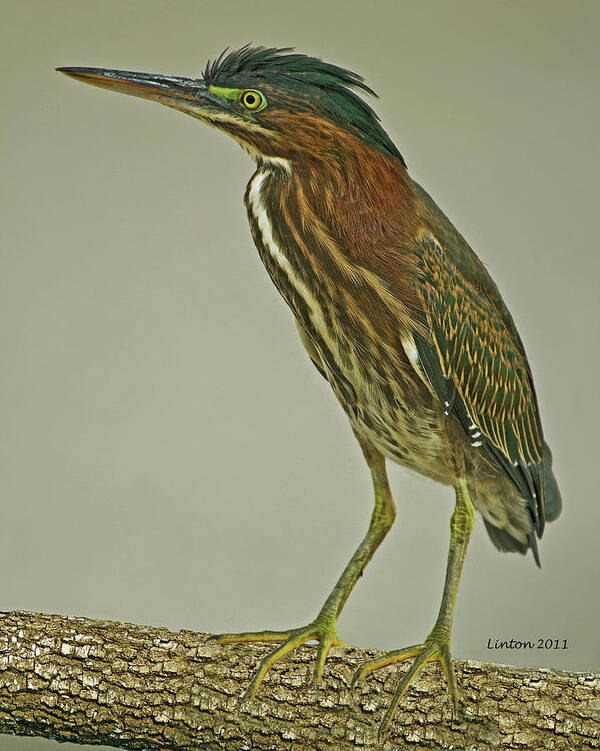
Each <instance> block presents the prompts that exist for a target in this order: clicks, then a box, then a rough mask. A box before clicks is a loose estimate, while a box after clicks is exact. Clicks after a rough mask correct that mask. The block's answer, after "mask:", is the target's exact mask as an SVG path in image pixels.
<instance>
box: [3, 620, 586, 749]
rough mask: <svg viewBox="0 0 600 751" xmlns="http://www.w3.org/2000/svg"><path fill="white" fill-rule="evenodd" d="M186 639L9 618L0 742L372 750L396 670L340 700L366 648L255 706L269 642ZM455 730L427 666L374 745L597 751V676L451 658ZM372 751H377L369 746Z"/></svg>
mask: <svg viewBox="0 0 600 751" xmlns="http://www.w3.org/2000/svg"><path fill="white" fill-rule="evenodd" d="M206 638H207V637H206V635H203V634H196V633H194V632H192V631H179V632H176V633H175V632H171V631H168V630H167V629H165V628H150V627H147V626H136V625H133V624H128V623H114V622H111V621H97V620H90V619H87V618H74V617H71V618H67V617H63V616H58V615H46V614H42V613H27V612H22V611H14V612H12V613H7V614H6V615H4V617H0V731H1V732H4V733H16V734H19V735H41V736H45V737H47V738H54V739H56V740H60V741H73V742H76V743H97V744H98V743H102V744H106V745H112V746H117V747H119V748H127V749H140V748H144V749H153V750H154V749H163V750H164V749H175V750H176V751H183V750H185V751H188V750H191V749H194V750H195V751H197V750H198V749H205V750H206V751H208V750H209V749H211V750H213V751H217V750H220V749H224V750H225V751H233V750H234V749H235V751H239V750H240V749H252V750H253V751H262V749H273V748H275V749H278V750H280V751H288V750H289V751H317V750H318V751H321V750H323V749H328V750H331V749H336V751H337V750H338V749H339V750H342V749H344V750H345V749H350V750H353V749H361V750H362V751H372V750H374V749H376V748H378V746H377V740H376V736H377V723H378V722H379V720H380V719H381V716H382V712H383V711H384V710H385V707H386V706H387V704H388V703H389V701H390V700H391V697H392V694H393V689H394V686H395V685H396V683H397V670H394V669H393V668H391V669H388V670H385V671H380V672H379V673H377V674H375V675H373V676H371V677H369V678H367V679H366V680H365V681H363V682H362V683H361V684H359V685H358V686H357V687H355V689H354V690H353V691H352V692H350V690H349V685H350V680H351V678H352V674H353V672H354V670H355V668H356V666H357V665H358V664H359V663H361V662H362V661H363V660H365V659H367V658H371V657H373V656H376V655H377V654H378V653H377V652H376V651H374V650H368V651H365V650H359V649H353V648H341V647H337V648H334V649H333V650H332V653H331V656H330V658H329V659H328V663H327V664H328V669H326V672H325V676H324V680H323V682H322V684H321V685H320V686H319V688H318V690H316V691H315V689H313V688H312V687H311V686H310V685H309V677H310V674H311V667H312V660H313V658H314V648H312V647H310V646H309V647H304V648H301V649H299V650H298V651H297V652H295V653H294V654H293V655H292V656H291V658H290V659H289V660H288V661H287V662H285V663H283V664H276V665H275V666H274V668H272V670H271V671H270V673H269V675H268V677H267V679H266V680H265V683H264V684H263V686H262V687H261V688H260V691H259V694H258V697H257V698H256V699H254V700H253V701H249V702H244V703H241V702H240V700H239V696H240V694H241V693H242V691H243V689H244V687H245V685H246V683H247V682H248V680H249V678H250V676H251V674H252V671H253V669H254V667H255V666H256V663H257V661H258V659H259V658H260V657H261V656H262V655H263V654H264V653H265V652H266V651H267V650H269V649H270V648H271V647H269V646H268V645H266V644H265V645H252V644H245V645H236V646H226V647H222V646H220V645H218V644H215V643H212V642H207V641H206ZM455 667H456V672H457V678H458V682H459V686H460V687H461V693H462V697H463V703H462V713H463V718H464V719H463V720H462V721H461V722H453V721H452V720H451V719H450V712H449V707H448V702H447V700H446V696H445V691H446V688H445V683H444V680H443V678H442V675H441V672H440V670H439V668H438V667H437V666H436V665H429V666H427V667H426V668H425V669H424V670H423V672H422V674H421V677H420V678H419V679H418V680H417V681H416V684H415V685H414V686H413V688H412V690H411V691H410V692H409V695H408V696H407V697H406V698H405V699H404V701H403V702H402V705H401V706H400V707H399V708H398V710H397V711H396V714H395V716H394V720H393V721H392V724H391V726H390V729H389V731H388V734H387V736H386V742H385V743H384V748H386V749H393V748H397V747H398V745H399V744H401V745H402V746H403V747H409V748H414V749H449V748H454V749H456V748H460V749H469V750H471V749H472V750H473V751H474V750H475V749H477V750H479V749H486V750H487V749H496V748H497V749H521V750H523V749H525V750H526V751H534V749H554V750H555V751H560V750H561V749H565V750H566V749H569V751H571V750H572V749H582V750H583V749H598V748H600V676H598V675H593V674H579V673H563V672H559V671H555V670H547V669H520V668H514V667H507V666H504V665H483V664H481V663H476V662H464V661H461V660H456V661H455ZM379 748H381V747H379Z"/></svg>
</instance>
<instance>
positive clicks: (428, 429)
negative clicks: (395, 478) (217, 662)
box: [58, 46, 561, 732]
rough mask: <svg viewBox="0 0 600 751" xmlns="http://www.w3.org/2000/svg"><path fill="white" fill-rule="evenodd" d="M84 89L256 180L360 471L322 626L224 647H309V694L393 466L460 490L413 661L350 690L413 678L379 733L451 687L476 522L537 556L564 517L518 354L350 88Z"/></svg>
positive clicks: (119, 79) (283, 282) (293, 63)
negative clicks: (204, 131)
mask: <svg viewBox="0 0 600 751" xmlns="http://www.w3.org/2000/svg"><path fill="white" fill-rule="evenodd" d="M58 70H60V71H61V72H63V73H66V74H67V75H69V76H71V77H73V78H76V79H77V80H80V81H84V82H85V83H90V84H93V85H95V86H100V87H102V88H106V89H111V90H113V91H120V92H123V93H126V94H132V95H133V96H138V97H142V98H145V99H151V100H154V101H157V102H161V103H162V104H165V105H167V106H168V107H172V108H174V109H177V110H181V111H183V112H185V113H187V114H189V115H192V116H193V117H195V118H198V119H199V120H202V121H203V122H205V123H208V124H209V125H212V126H214V127H216V128H218V129H219V130H222V131H224V132H225V133H227V134H228V135H230V136H231V137H232V138H234V139H235V140H236V141H237V142H238V143H239V144H241V146H242V147H243V148H244V149H246V151H248V153H249V154H250V155H251V157H252V158H253V159H254V161H255V162H256V171H255V172H254V174H253V175H252V178H251V179H250V182H249V183H248V187H247V189H246V195H245V203H246V208H247V210H248V219H249V222H250V229H251V231H252V237H253V239H254V242H255V244H256V247H257V249H258V252H259V254H260V257H261V259H262V261H263V263H264V265H265V267H266V269H267V271H268V273H269V275H270V276H271V279H272V280H273V283H274V284H275V286H276V287H277V289H278V291H279V292H280V294H281V296H282V297H283V298H284V300H285V301H286V303H287V304H288V306H289V307H290V308H291V310H292V313H293V315H294V318H295V321H296V324H297V327H298V332H299V334H300V338H301V340H302V343H303V344H304V347H305V348H306V351H307V353H308V355H309V356H310V358H311V360H312V361H313V363H314V364H315V366H316V367H317V369H318V370H319V372H320V373H321V374H322V375H323V376H324V377H325V378H326V379H327V381H328V382H329V384H330V385H331V388H332V389H333V392H334V394H335V395H336V397H337V399H338V401H339V402H340V404H341V405H342V408H343V409H344V411H345V412H346V414H347V416H348V418H349V420H350V424H351V426H352V430H353V431H354V434H355V436H356V438H357V440H358V442H359V444H360V446H361V448H362V451H363V453H364V456H365V459H366V462H367V464H368V466H369V469H370V471H371V475H372V479H373V485H374V490H375V508H374V510H373V514H372V517H371V522H370V525H369V529H368V531H367V533H366V535H365V537H364V539H363V540H362V542H361V543H360V545H359V546H358V548H357V550H356V552H355V553H354V555H353V556H352V558H351V560H350V562H349V563H348V565H347V566H346V568H345V569H344V571H343V573H342V575H341V576H340V578H339V580H338V582H337V584H336V585H335V586H334V588H333V590H332V592H331V594H330V595H329V597H328V598H327V600H326V602H325V604H324V605H323V607H322V608H321V610H320V611H319V612H318V614H317V615H316V617H315V618H314V619H313V620H311V621H310V623H308V625H306V626H301V627H300V628H294V629H290V630H288V631H261V632H257V633H240V634H222V635H220V636H219V637H217V638H218V640H219V641H220V642H221V643H225V642H250V641H272V642H281V644H280V645H279V646H277V647H276V648H275V649H274V650H273V651H271V652H270V653H269V654H267V655H266V656H265V657H264V658H263V659H262V660H261V662H260V664H259V665H258V668H257V670H256V672H255V674H254V676H253V678H252V680H251V682H250V684H249V686H248V688H247V690H246V693H245V697H246V698H250V697H253V696H254V694H255V693H256V691H257V689H258V688H259V686H260V684H261V681H262V680H263V678H264V676H265V674H266V673H267V671H268V670H269V668H270V667H271V666H272V665H273V663H275V662H276V661H277V660H279V659H280V658H282V657H283V656H284V655H286V654H288V653H289V652H291V651H292V650H294V649H296V648H297V647H299V646H300V645H301V644H303V643H304V642H307V641H309V640H317V641H318V648H317V654H316V661H315V669H314V677H315V680H316V681H318V680H319V678H320V676H321V674H322V671H323V666H324V662H325V658H326V657H327V653H328V651H329V650H330V648H331V646H332V645H336V644H341V642H340V641H339V639H338V637H337V631H336V622H337V618H338V616H339V614H340V612H341V610H342V608H343V606H344V604H345V602H346V600H347V598H348V595H349V594H350V592H351V590H352V588H353V586H354V584H355V583H356V581H357V579H358V577H359V576H360V575H361V573H362V572H363V569H364V568H365V566H366V564H367V563H368V561H369V560H370V559H371V557H372V556H373V554H374V552H375V550H376V549H377V547H378V546H379V544H380V543H381V541H382V540H383V538H384V537H385V535H386V533H387V532H388V530H389V529H390V527H391V525H392V522H393V521H394V516H395V506H394V502H393V499H392V495H391V492H390V488H389V484H388V479H387V476H386V465H385V461H386V459H390V460H392V461H394V462H397V463H398V464H401V465H403V466H405V467H409V468H410V469H412V470H414V471H416V472H419V473H420V474H422V475H425V476H426V477H430V478H431V479H433V480H435V481H436V482H439V483H442V484H444V485H448V486H452V487H453V488H454V492H455V496H456V503H455V509H454V513H453V515H452V518H451V521H450V548H449V553H448V564H447V568H446V578H445V583H444V591H443V596H442V601H441V605H440V609H439V614H438V616H437V619H436V621H435V624H434V626H433V628H432V629H431V632H430V633H429V634H428V635H427V636H426V638H425V639H424V641H423V642H422V643H420V644H415V645H413V646H410V647H406V648H404V649H399V650H396V651H393V652H390V653H389V654H387V655H386V656H385V657H383V658H382V659H378V660H373V661H371V662H368V663H366V664H365V665H363V666H362V667H360V668H359V670H358V671H357V673H356V675H355V679H360V678H364V677H365V676H366V675H367V674H368V673H370V672H371V671H373V670H376V669H378V668H381V667H384V666H386V665H391V664H392V663H396V662H402V661H405V660H411V663H410V666H409V668H408V670H407V671H406V672H405V673H404V676H403V677H402V679H401V680H400V682H399V685H398V688H397V690H396V693H395V696H394V699H393V701H392V703H391V705H390V707H389V708H388V710H387V712H386V714H385V716H384V718H383V720H382V723H381V725H380V732H383V730H384V729H385V728H386V727H387V725H388V724H389V722H390V719H391V717H392V715H393V712H394V710H395V707H396V706H397V704H398V702H399V701H400V699H401V698H402V696H403V694H404V693H405V692H406V690H407V689H408V687H409V685H410V684H411V682H412V681H413V679H414V678H415V676H416V675H417V674H418V672H419V671H420V670H421V668H422V667H423V666H424V665H425V664H426V663H428V662H433V661H437V662H439V663H440V664H441V666H442V668H443V670H444V673H445V675H446V679H447V684H448V691H449V695H450V700H451V705H452V709H453V712H454V714H455V715H456V712H457V709H458V691H457V686H456V679H455V675H454V670H453V667H452V660H451V656H450V638H451V630H452V620H453V614H454V607H455V602H456V595H457V591H458V584H459V579H460V575H461V571H462V567H463V562H464V558H465V553H466V550H467V544H468V541H469V537H470V535H471V530H472V528H473V522H474V515H475V511H474V508H476V509H478V510H479V511H480V512H481V514H482V516H483V519H484V523H485V526H486V529H487V531H488V533H489V535H490V537H491V539H492V542H493V543H494V545H495V546H496V547H497V548H498V549H499V550H504V551H517V552H519V553H525V552H526V551H527V550H528V549H531V550H532V553H533V556H534V558H535V561H536V562H537V563H538V565H539V556H538V550H537V542H536V538H540V537H541V536H542V533H543V531H544V522H545V521H551V520H553V519H555V518H556V517H557V516H558V514H559V512H560V509H561V499H560V493H559V490H558V486H557V484H556V481H555V479H554V476H553V474H552V457H551V454H550V450H549V448H548V446H547V445H546V443H545V441H544V437H543V433H542V426H541V422H540V416H539V411H538V404H537V400H536V395H535V389H534V385H533V380H532V375H531V370H530V368H529V364H528V362H527V357H526V355H525V351H524V348H523V344H522V342H521V339H520V337H519V334H518V332H517V329H516V327H515V324H514V322H513V319H512V317H511V315H510V313H509V311H508V309H507V307H506V305H505V304H504V302H503V300H502V298H501V297H500V293H499V292H498V289H497V287H496V285H495V283H494V282H493V280H492V279H491V277H490V275H489V274H488V272H487V271H486V269H485V267H484V266H483V264H482V263H481V261H480V260H479V258H478V257H477V256H476V255H475V253H474V252H473V251H472V250H471V248H470V247H469V245H468V244H467V243H466V241H465V240H464V239H463V237H462V236H461V235H460V234H459V232H458V231H457V230H456V228H455V227H454V226H453V225H452V223H451V222H450V221H449V220H448V219H447V217H446V216H445V215H444V214H443V213H442V212H441V210H440V209H439V208H438V207H437V205H436V204H435V203H434V202H433V200H432V199H431V198H430V197H429V195H428V194H427V193H426V192H425V191H424V190H423V188H421V187H420V186H419V185H418V184H417V183H416V182H414V181H413V180H412V179H411V177H410V175H409V173H408V171H407V168H406V164H405V162H404V159H403V158H402V155H401V154H400V152H399V151H398V149H397V148H396V146H395V145H394V143H393V142H392V141H391V139H390V138H389V136H388V135H387V133H386V132H385V130H384V129H383V128H382V126H381V124H380V121H379V118H378V117H377V115H376V114H375V112H374V111H373V110H372V109H371V107H370V106H369V105H368V104H366V103H365V101H363V99H362V98H361V96H360V94H361V93H366V94H374V92H373V91H372V90H371V89H370V88H369V87H368V86H366V84H365V83H364V82H363V79H362V78H361V77H360V76H358V75H356V74H355V73H351V72H350V71H348V70H345V69H343V68H340V67H337V66H335V65H331V64H328V63H325V62H322V61H321V60H319V59H317V58H314V57H309V56H306V55H301V54H296V53H293V52H292V51H291V48H281V49H273V48H269V49H267V48H263V47H256V48H251V47H249V46H246V47H243V48H242V49H240V50H237V51H234V52H230V53H228V54H226V53H223V54H222V55H221V56H220V57H219V58H218V59H216V60H215V61H214V62H212V63H209V64H208V65H207V67H206V69H205V71H204V75H203V76H202V78H199V79H190V78H180V77H177V76H167V75H159V74H148V73H133V72H128V71H119V70H105V69H98V68H59V69H58Z"/></svg>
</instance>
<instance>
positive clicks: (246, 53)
mask: <svg viewBox="0 0 600 751" xmlns="http://www.w3.org/2000/svg"><path fill="white" fill-rule="evenodd" d="M204 80H205V82H206V83H207V84H209V85H214V86H235V85H240V86H252V87H256V88H258V87H260V85H261V84H264V83H268V84H271V85H273V86H280V87H282V88H284V89H285V91H286V92H289V93H291V94H292V95H295V96H296V97H299V98H304V99H306V100H307V101H310V102H312V103H313V104H314V103H317V104H318V105H320V106H321V107H322V108H323V109H324V110H326V111H327V113H328V114H329V116H330V117H331V118H332V119H333V120H334V121H336V122H337V123H338V124H340V125H342V126H344V127H350V129H351V130H353V131H355V132H356V133H357V134H358V135H360V136H361V137H362V138H363V139H364V140H365V141H366V142H367V143H369V144H371V145H372V146H374V147H375V148H377V149H379V150H380V151H383V152H385V153H387V154H389V155H391V156H394V157H396V158H397V159H399V160H400V161H401V162H402V164H403V165H404V166H405V167H406V163H405V162H404V159H403V158H402V155H401V154H400V152H399V151H398V149H397V148H396V146H395V145H394V143H393V142H392V140H391V139H390V137H389V136H388V134H387V133H386V132H385V130H384V129H383V128H382V126H381V124H380V122H379V116H378V115H377V113H376V112H375V111H374V110H373V109H372V108H371V107H370V106H369V105H368V104H367V103H366V102H365V101H364V100H363V99H362V98H361V97H360V96H359V95H358V94H357V93H356V91H354V89H356V90H358V91H361V92H364V93H366V94H369V95H371V96H377V94H376V93H375V92H374V91H373V89H371V88H370V87H369V86H367V84H366V83H365V82H364V80H363V78H362V76H359V75H358V74H357V73H353V72H352V71H350V70H346V69H345V68H340V67H339V66H337V65H332V64H331V63H326V62H323V60H320V59H319V58H317V57H311V56H310V55H302V54H300V53H296V52H293V47H279V48H277V47H250V46H249V45H245V46H244V47H241V48H240V49H238V50H232V51H228V50H224V51H223V52H222V53H221V54H220V55H219V57H217V58H216V59H215V60H213V61H209V62H208V64H207V66H206V68H205V70H204Z"/></svg>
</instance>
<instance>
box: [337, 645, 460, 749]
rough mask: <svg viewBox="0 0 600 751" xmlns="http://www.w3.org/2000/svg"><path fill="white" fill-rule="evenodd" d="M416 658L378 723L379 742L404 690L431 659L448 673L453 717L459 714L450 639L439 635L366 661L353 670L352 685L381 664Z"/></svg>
mask: <svg viewBox="0 0 600 751" xmlns="http://www.w3.org/2000/svg"><path fill="white" fill-rule="evenodd" d="M411 658H412V659H413V661H412V663H411V665H410V667H409V668H408V670H407V671H406V673H404V675H403V676H402V679H401V681H400V683H399V684H398V686H397V688H396V691H395V693H394V697H393V699H392V701H391V703H390V705H389V707H388V708H387V710H386V713H385V715H384V716H383V720H382V721H381V723H380V725H379V730H378V742H379V743H381V742H382V739H383V734H384V733H385V731H386V729H387V727H388V725H389V724H390V722H391V719H392V717H393V715H394V712H395V710H396V707H397V706H398V704H399V702H400V701H401V699H402V697H403V696H404V694H405V693H406V692H407V690H408V688H409V686H410V685H411V683H412V682H413V681H414V679H415V678H416V677H417V675H418V674H419V673H420V672H421V670H422V669H423V668H424V667H425V665H426V664H427V663H428V662H439V663H440V664H441V666H442V668H443V670H444V673H445V675H446V680H447V682H448V693H449V695H450V701H451V704H452V715H453V718H454V719H457V717H458V689H457V685H456V676H455V674H454V668H453V666H452V657H451V656H450V642H449V639H447V638H440V637H437V636H434V635H433V634H431V635H430V636H428V637H427V639H426V640H425V641H424V643H423V644H415V645H413V646H412V647H405V648H404V649H397V650H394V651H392V652H388V653H387V654H386V655H384V656H383V657H381V658H379V659H375V660H369V661H368V662H365V663H363V664H362V665H361V666H360V667H359V668H357V670H356V671H355V673H354V676H353V678H352V683H351V687H354V686H355V684H356V683H357V682H358V681H360V680H362V679H363V678H364V677H365V676H367V675H368V674H369V673H372V672H373V671H375V670H379V669H380V668H385V667H388V666H389V665H393V664H395V663H397V662H404V661H406V660H410V659H411Z"/></svg>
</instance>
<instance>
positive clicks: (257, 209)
mask: <svg viewBox="0 0 600 751" xmlns="http://www.w3.org/2000/svg"><path fill="white" fill-rule="evenodd" d="M283 161H285V160H283ZM288 168H289V162H288ZM268 174H269V173H268V172H266V171H264V172H263V171H260V172H257V173H256V174H255V175H254V177H253V178H252V180H251V182H250V191H249V193H248V202H249V204H250V208H251V210H252V214H253V216H254V218H255V219H256V221H257V223H258V228H259V230H260V235H261V238H262V241H263V243H264V246H265V248H266V249H267V251H268V253H269V255H270V256H271V258H272V259H273V260H274V261H275V262H276V263H277V265H278V266H279V268H280V269H281V270H282V271H283V272H284V274H285V275H286V277H287V279H288V281H289V283H290V285H291V286H292V287H293V288H294V289H295V290H296V292H297V293H298V295H299V296H300V297H301V298H302V299H303V300H304V302H305V303H306V305H307V307H308V309H309V313H310V317H311V320H312V322H313V324H314V325H315V327H316V328H317V330H320V331H321V332H324V331H325V320H324V318H323V311H322V310H321V306H320V305H319V303H318V302H317V300H316V299H315V297H314V295H313V294H312V292H311V291H310V290H309V288H308V287H307V286H306V284H305V283H304V282H303V281H302V279H300V277H299V276H298V274H297V273H296V271H295V270H294V268H293V266H292V264H291V263H290V262H289V260H288V257H287V256H286V254H285V253H284V252H283V251H282V250H281V248H280V247H279V246H278V245H277V243H276V242H275V238H274V237H273V231H272V229H271V223H270V221H269V217H268V215H267V210H266V207H265V205H264V203H263V200H262V195H261V190H262V186H263V182H264V180H265V178H266V177H267V176H268Z"/></svg>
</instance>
